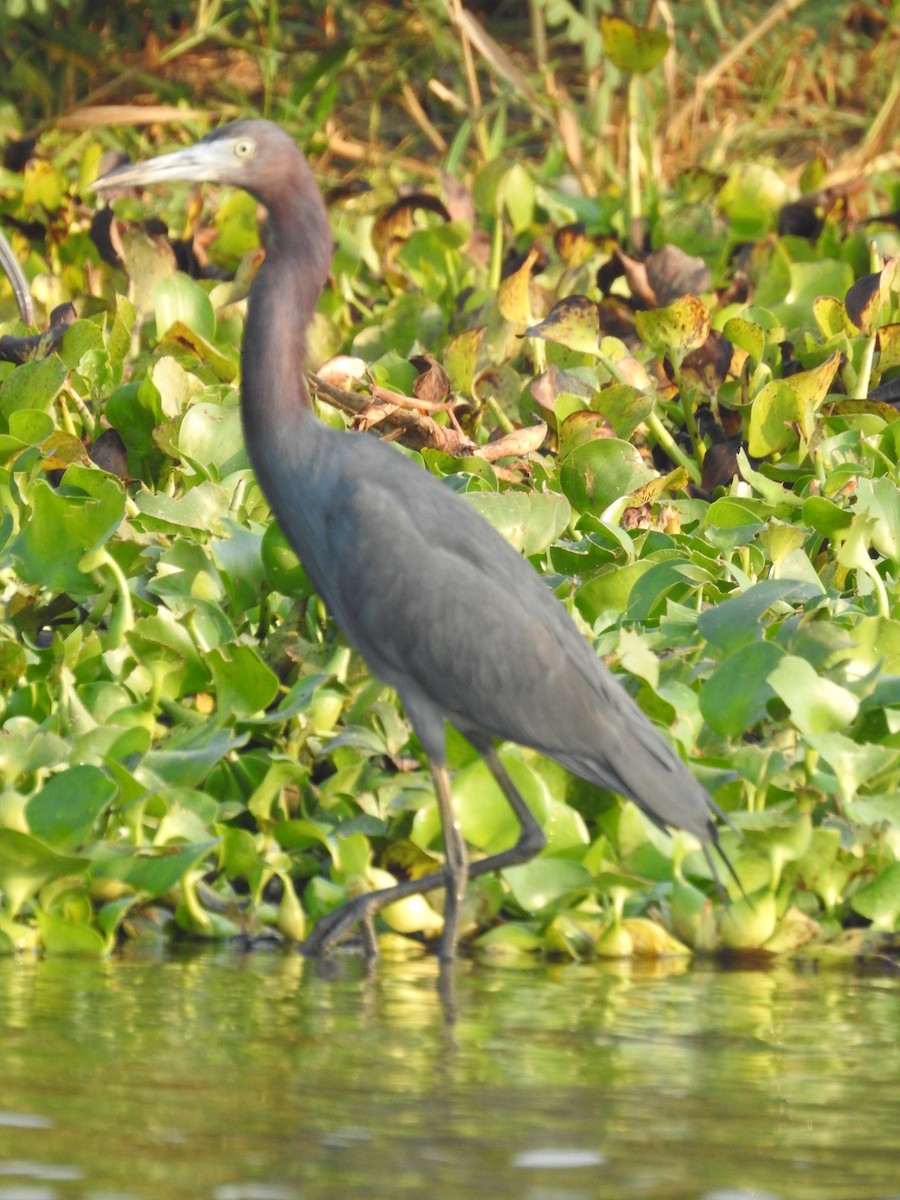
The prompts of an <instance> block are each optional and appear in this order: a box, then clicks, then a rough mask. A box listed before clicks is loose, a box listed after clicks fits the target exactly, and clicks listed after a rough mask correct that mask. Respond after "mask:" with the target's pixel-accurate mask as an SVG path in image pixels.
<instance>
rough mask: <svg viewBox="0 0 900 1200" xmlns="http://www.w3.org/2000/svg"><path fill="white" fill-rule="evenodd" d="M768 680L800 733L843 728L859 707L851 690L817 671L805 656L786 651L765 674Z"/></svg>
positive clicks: (854, 715)
mask: <svg viewBox="0 0 900 1200" xmlns="http://www.w3.org/2000/svg"><path fill="white" fill-rule="evenodd" d="M769 683H770V684H771V686H772V687H773V688H774V690H775V691H776V692H777V693H778V695H779V696H780V697H781V699H782V700H783V701H784V702H785V704H786V705H787V706H788V708H789V709H790V713H791V719H792V721H793V722H794V724H795V725H796V726H797V728H798V729H799V730H801V732H803V733H830V732H837V731H838V730H841V729H845V728H846V727H847V726H848V725H849V724H850V723H851V722H852V721H853V720H854V719H855V717H856V714H857V712H858V711H859V701H858V700H857V699H856V697H855V696H854V695H853V693H852V692H848V691H847V689H846V688H843V687H841V686H840V685H839V684H837V683H833V682H832V681H831V680H830V679H825V678H824V677H823V676H821V675H819V674H817V672H816V671H815V669H814V668H813V667H812V666H811V665H810V664H809V663H808V662H807V661H806V659H805V658H796V657H795V656H794V655H792V654H786V655H785V656H784V657H783V658H782V659H781V661H780V662H779V663H778V665H777V666H776V667H775V669H774V670H773V671H772V673H771V675H770V676H769Z"/></svg>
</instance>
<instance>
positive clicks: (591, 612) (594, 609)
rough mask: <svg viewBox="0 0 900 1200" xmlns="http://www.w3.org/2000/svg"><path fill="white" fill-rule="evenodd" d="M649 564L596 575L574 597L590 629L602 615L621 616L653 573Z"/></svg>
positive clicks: (613, 569)
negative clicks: (638, 585)
mask: <svg viewBox="0 0 900 1200" xmlns="http://www.w3.org/2000/svg"><path fill="white" fill-rule="evenodd" d="M652 565H653V564H652V563H649V562H634V563H629V564H628V566H625V567H614V568H612V569H610V570H605V571H602V572H601V573H600V574H598V575H595V576H594V577H593V579H588V580H587V581H586V582H585V583H583V584H582V585H581V587H580V588H579V589H578V591H577V592H576V593H575V604H576V606H577V608H578V611H579V612H580V613H581V615H582V617H583V618H584V619H585V621H587V623H588V625H593V623H594V622H595V621H596V620H597V618H598V617H599V616H600V615H601V614H602V613H608V612H615V613H622V612H624V611H625V609H626V608H627V607H628V601H629V599H630V597H631V592H632V589H633V588H634V586H635V584H636V583H637V581H638V580H639V579H640V577H641V576H642V575H644V574H646V572H647V571H649V570H650V568H651V566H652Z"/></svg>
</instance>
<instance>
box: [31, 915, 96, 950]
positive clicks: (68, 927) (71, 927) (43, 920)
mask: <svg viewBox="0 0 900 1200" xmlns="http://www.w3.org/2000/svg"><path fill="white" fill-rule="evenodd" d="M36 920H37V925H38V929H39V930H40V931H41V944H42V945H43V948H44V950H45V951H46V952H47V953H48V954H60V955H71V956H73V957H77V958H100V957H101V956H102V955H104V954H106V953H107V952H108V950H109V946H108V945H107V941H106V938H104V937H103V936H102V935H101V934H99V933H98V932H97V930H96V929H92V928H91V927H90V926H89V925H80V924H78V923H76V922H74V921H67V920H65V918H63V917H58V916H54V915H53V914H52V913H46V912H39V913H37V916H36Z"/></svg>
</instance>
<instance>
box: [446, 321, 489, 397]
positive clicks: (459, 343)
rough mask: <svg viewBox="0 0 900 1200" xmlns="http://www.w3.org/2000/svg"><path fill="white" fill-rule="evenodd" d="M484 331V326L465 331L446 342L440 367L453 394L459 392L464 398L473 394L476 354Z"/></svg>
mask: <svg viewBox="0 0 900 1200" xmlns="http://www.w3.org/2000/svg"><path fill="white" fill-rule="evenodd" d="M484 331H485V326H484V325H476V326H475V327H474V328H473V329H466V330H464V331H463V332H462V333H460V334H457V336H456V337H455V338H453V339H452V341H450V342H448V344H447V346H446V348H445V349H444V353H443V356H442V365H443V367H444V370H445V371H446V372H447V374H448V375H449V377H450V386H451V387H452V388H453V390H454V392H461V393H462V394H463V395H464V396H471V395H473V394H474V389H475V376H476V373H477V370H478V352H479V350H480V348H481V342H482V339H483V337H484Z"/></svg>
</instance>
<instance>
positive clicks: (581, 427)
mask: <svg viewBox="0 0 900 1200" xmlns="http://www.w3.org/2000/svg"><path fill="white" fill-rule="evenodd" d="M568 399H570V397H569V396H567V394H566V393H565V392H562V393H560V395H559V396H558V397H557V400H556V404H557V406H558V407H557V409H556V415H557V420H558V419H559V417H560V415H561V411H560V410H561V409H562V412H564V411H565V408H564V407H563V406H564V405H565V404H566V401H567V400H568ZM571 399H572V400H574V401H575V404H576V408H575V411H574V412H569V413H567V414H566V415H565V417H564V418H563V420H562V423H561V424H560V425H559V428H558V431H557V442H558V447H559V458H560V461H562V459H564V458H566V457H567V456H568V455H570V454H571V453H572V451H573V450H574V449H576V447H578V446H583V445H584V444H585V442H595V441H597V439H598V438H602V437H605V436H606V434H607V432H608V430H609V424H608V422H607V420H606V418H605V417H604V416H602V415H601V414H600V413H597V412H591V411H590V409H587V408H583V407H582V404H583V401H582V400H580V399H579V398H578V397H576V396H573V397H571Z"/></svg>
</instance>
